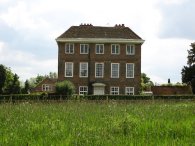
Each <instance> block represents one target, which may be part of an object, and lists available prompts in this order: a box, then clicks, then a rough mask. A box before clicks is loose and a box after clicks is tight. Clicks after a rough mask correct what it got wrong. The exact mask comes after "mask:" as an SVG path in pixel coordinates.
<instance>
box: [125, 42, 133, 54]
mask: <svg viewBox="0 0 195 146" xmlns="http://www.w3.org/2000/svg"><path fill="white" fill-rule="evenodd" d="M128 49H129V51H128ZM126 55H135V45H134V44H127V45H126Z"/></svg>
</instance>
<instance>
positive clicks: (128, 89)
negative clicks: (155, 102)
mask: <svg viewBox="0 0 195 146" xmlns="http://www.w3.org/2000/svg"><path fill="white" fill-rule="evenodd" d="M125 94H126V95H134V87H126V88H125Z"/></svg>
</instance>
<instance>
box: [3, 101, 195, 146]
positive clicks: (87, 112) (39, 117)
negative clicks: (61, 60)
mask: <svg viewBox="0 0 195 146" xmlns="http://www.w3.org/2000/svg"><path fill="white" fill-rule="evenodd" d="M1 145H2V146H6V145H13V146H15V145H16V146H17V145H18V146H25V145H29V146H34V145H36V146H39V145H40V146H42V145H46V146H48V145H56V146H60V145H62V146H64V145H73V146H77V145H78V146H95V145H99V146H120V145H121V146H131V145H132V146H133V145H138V146H139V145H140V146H142V145H144V146H157V145H158V146H160V145H162V146H166V145H167V146H170V145H171V146H175V145H178V146H183V145H195V101H177V102H176V101H120V102H119V101H109V102H107V101H81V102H80V101H65V102H44V103H41V102H33V103H29V102H23V103H15V104H13V103H11V104H10V103H1V104H0V146H1Z"/></svg>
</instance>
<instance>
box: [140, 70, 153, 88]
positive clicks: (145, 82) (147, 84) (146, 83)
mask: <svg viewBox="0 0 195 146" xmlns="http://www.w3.org/2000/svg"><path fill="white" fill-rule="evenodd" d="M151 86H154V83H153V82H152V81H151V80H150V78H149V77H148V76H147V75H146V74H145V73H142V74H141V91H147V90H150V88H151Z"/></svg>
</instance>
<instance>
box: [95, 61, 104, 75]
mask: <svg viewBox="0 0 195 146" xmlns="http://www.w3.org/2000/svg"><path fill="white" fill-rule="evenodd" d="M98 64H101V65H102V73H101V74H102V76H97V65H98ZM95 77H96V78H103V77H104V63H98V62H97V63H95Z"/></svg>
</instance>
